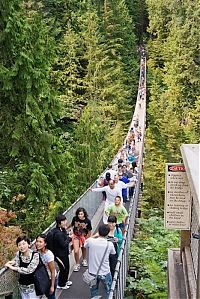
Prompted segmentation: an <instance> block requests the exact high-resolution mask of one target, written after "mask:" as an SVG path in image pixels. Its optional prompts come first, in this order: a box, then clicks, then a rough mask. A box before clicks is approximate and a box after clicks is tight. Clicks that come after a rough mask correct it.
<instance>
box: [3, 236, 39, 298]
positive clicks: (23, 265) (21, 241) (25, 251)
mask: <svg viewBox="0 0 200 299" xmlns="http://www.w3.org/2000/svg"><path fill="white" fill-rule="evenodd" d="M16 244H17V247H18V249H19V251H18V252H17V253H16V256H15V258H14V260H12V261H9V262H7V263H6V264H5V267H7V268H10V269H11V270H13V271H16V272H18V273H19V290H20V295H21V298H22V299H39V298H40V296H37V295H36V292H35V285H34V271H35V270H36V268H37V266H38V265H39V253H38V252H34V251H33V250H32V249H30V248H29V247H30V239H29V238H28V237H27V236H19V237H18V238H17V240H16Z"/></svg>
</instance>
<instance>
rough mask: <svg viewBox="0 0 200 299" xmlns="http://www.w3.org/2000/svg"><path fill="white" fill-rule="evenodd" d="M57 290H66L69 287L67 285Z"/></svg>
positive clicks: (58, 287)
mask: <svg viewBox="0 0 200 299" xmlns="http://www.w3.org/2000/svg"><path fill="white" fill-rule="evenodd" d="M57 289H61V290H67V289H69V286H68V285H65V286H64V287H60V286H57Z"/></svg>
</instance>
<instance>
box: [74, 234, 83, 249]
mask: <svg viewBox="0 0 200 299" xmlns="http://www.w3.org/2000/svg"><path fill="white" fill-rule="evenodd" d="M74 240H79V246H80V247H83V246H84V244H85V240H86V239H85V236H77V235H73V236H72V243H74Z"/></svg>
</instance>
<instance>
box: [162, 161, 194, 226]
mask: <svg viewBox="0 0 200 299" xmlns="http://www.w3.org/2000/svg"><path fill="white" fill-rule="evenodd" d="M190 218H191V194H190V188H189V182H188V179H187V175H186V171H185V167H184V165H183V164H179V163H167V164H166V178H165V228H167V229H177V230H189V229H190Z"/></svg>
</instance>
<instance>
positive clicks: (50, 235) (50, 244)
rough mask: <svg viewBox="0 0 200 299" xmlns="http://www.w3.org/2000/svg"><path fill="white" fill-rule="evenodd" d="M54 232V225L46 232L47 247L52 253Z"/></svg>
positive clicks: (53, 250)
mask: <svg viewBox="0 0 200 299" xmlns="http://www.w3.org/2000/svg"><path fill="white" fill-rule="evenodd" d="M55 233H56V228H55V227H54V228H53V229H52V230H50V231H49V232H48V234H47V249H49V250H51V251H52V252H53V254H54V253H55V242H54V237H55Z"/></svg>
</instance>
